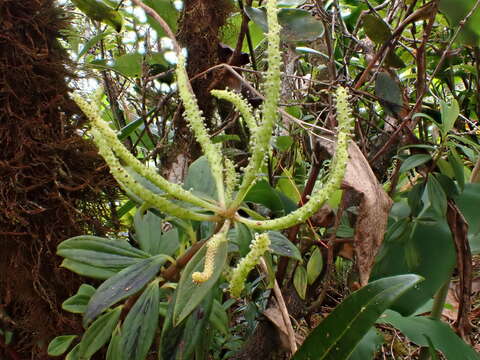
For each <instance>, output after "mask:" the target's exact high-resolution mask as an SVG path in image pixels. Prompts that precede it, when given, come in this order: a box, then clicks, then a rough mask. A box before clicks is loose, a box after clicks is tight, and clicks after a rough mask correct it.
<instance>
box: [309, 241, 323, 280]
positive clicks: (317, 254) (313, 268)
mask: <svg viewBox="0 0 480 360" xmlns="http://www.w3.org/2000/svg"><path fill="white" fill-rule="evenodd" d="M322 269H323V256H322V253H321V251H320V249H319V248H318V247H316V248H315V250H313V252H312V255H311V256H310V259H309V260H308V263H307V279H308V285H312V284H313V283H314V282H315V280H317V278H318V276H319V275H320V273H321V272H322Z"/></svg>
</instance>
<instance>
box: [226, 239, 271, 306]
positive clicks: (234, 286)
mask: <svg viewBox="0 0 480 360" xmlns="http://www.w3.org/2000/svg"><path fill="white" fill-rule="evenodd" d="M269 246H270V238H269V237H268V234H267V233H263V234H260V235H257V236H256V237H255V239H254V240H253V241H252V243H251V244H250V251H249V252H248V254H247V255H246V256H245V257H244V258H243V259H241V260H240V262H239V263H238V265H237V266H236V267H235V269H233V271H232V273H231V278H230V285H229V291H230V294H231V295H232V296H233V297H239V296H240V294H241V293H242V290H243V288H244V286H245V280H246V279H247V276H248V274H249V273H250V271H251V270H252V269H253V268H254V267H255V266H257V265H258V264H259V263H260V258H261V257H262V256H263V254H265V252H266V251H268V248H269Z"/></svg>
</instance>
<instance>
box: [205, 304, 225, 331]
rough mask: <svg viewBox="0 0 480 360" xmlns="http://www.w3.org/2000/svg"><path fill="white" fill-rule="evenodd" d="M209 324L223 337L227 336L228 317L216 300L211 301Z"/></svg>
mask: <svg viewBox="0 0 480 360" xmlns="http://www.w3.org/2000/svg"><path fill="white" fill-rule="evenodd" d="M209 320H210V323H211V324H212V326H213V327H214V328H215V329H217V330H218V331H219V332H220V333H222V334H223V335H228V334H229V331H228V329H229V323H228V315H227V312H226V311H225V309H224V308H223V306H222V304H220V303H219V302H218V301H217V300H215V299H214V300H213V306H212V312H211V314H210V319H209Z"/></svg>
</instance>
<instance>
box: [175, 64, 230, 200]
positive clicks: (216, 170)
mask: <svg viewBox="0 0 480 360" xmlns="http://www.w3.org/2000/svg"><path fill="white" fill-rule="evenodd" d="M176 74H177V83H178V92H179V94H180V97H181V98H182V100H183V106H184V107H185V115H186V116H185V117H186V119H187V121H188V123H189V124H190V126H191V128H192V130H193V133H194V135H195V138H196V140H197V141H198V143H199V144H200V146H201V147H202V150H203V153H204V154H205V157H206V158H207V160H208V162H209V164H210V168H211V171H212V175H213V178H214V179H215V182H216V185H217V192H218V198H219V201H220V203H224V202H225V190H224V185H223V167H222V154H221V151H220V149H219V148H218V147H217V146H216V145H215V144H213V143H212V141H211V139H210V136H209V135H208V132H207V129H206V128H205V123H204V118H203V115H202V111H201V110H200V108H199V107H198V104H197V101H196V99H195V95H194V94H193V91H192V89H191V87H190V83H189V81H188V75H187V71H186V69H185V57H184V56H183V55H182V54H179V55H178V64H177V70H176Z"/></svg>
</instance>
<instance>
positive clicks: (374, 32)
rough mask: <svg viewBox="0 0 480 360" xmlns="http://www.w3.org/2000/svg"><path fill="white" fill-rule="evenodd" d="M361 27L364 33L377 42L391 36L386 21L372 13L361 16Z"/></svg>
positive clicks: (381, 41)
mask: <svg viewBox="0 0 480 360" xmlns="http://www.w3.org/2000/svg"><path fill="white" fill-rule="evenodd" d="M363 29H364V30H365V34H367V36H368V37H369V38H370V39H371V40H372V41H373V42H375V43H377V44H383V43H384V42H386V41H388V40H389V39H390V37H391V36H392V32H391V31H390V27H389V26H388V25H387V23H386V22H385V21H383V20H382V19H380V18H379V17H378V16H376V15H373V14H367V15H365V16H364V17H363Z"/></svg>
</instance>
